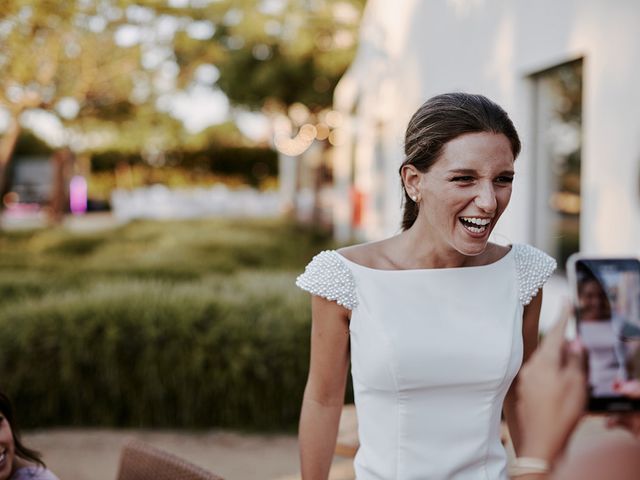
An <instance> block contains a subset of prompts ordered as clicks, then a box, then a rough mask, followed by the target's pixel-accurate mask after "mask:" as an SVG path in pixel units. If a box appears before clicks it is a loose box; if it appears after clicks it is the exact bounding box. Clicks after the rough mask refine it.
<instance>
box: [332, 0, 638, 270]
mask: <svg viewBox="0 0 640 480" xmlns="http://www.w3.org/2000/svg"><path fill="white" fill-rule="evenodd" d="M639 24H640V2H636V1H634V0H614V1H607V0H536V1H529V0H429V1H419V0H395V1H394V2H389V1H388V0H369V1H368V2H367V6H366V9H365V12H364V16H363V21H362V27H361V37H360V47H359V51H358V54H357V56H356V59H355V61H354V63H353V64H352V66H351V68H350V69H349V70H348V72H347V73H346V75H345V76H344V77H343V79H342V80H341V82H340V84H339V85H338V88H337V89H336V93H335V108H336V110H338V111H340V112H341V113H342V115H343V118H344V121H343V123H342V126H341V128H342V129H343V132H342V133H343V135H342V138H343V141H342V142H341V143H340V144H339V145H338V146H336V147H335V148H334V149H333V152H332V155H333V159H332V160H333V161H332V164H333V168H334V181H335V203H334V209H333V216H334V228H335V235H336V238H337V239H338V240H340V241H354V240H355V241H366V240H375V239H378V238H382V237H385V236H388V235H392V234H394V233H397V232H399V225H400V219H401V200H402V192H401V187H400V180H399V175H398V168H399V166H400V164H401V162H402V159H403V134H404V130H405V128H406V125H407V122H408V120H409V118H410V116H411V115H412V114H413V112H414V111H415V110H416V109H417V108H418V107H419V106H420V104H421V103H422V102H423V101H425V100H426V99H428V98H429V97H431V96H433V95H436V94H439V93H444V92H449V91H464V92H469V93H481V94H484V95H486V96H488V97H489V98H491V99H493V100H494V101H496V102H497V103H498V104H500V105H501V106H503V107H504V108H505V110H506V111H507V112H509V114H510V116H511V118H512V119H513V121H514V123H515V125H516V128H517V129H518V131H519V133H520V136H521V139H522V143H523V150H522V153H521V155H520V157H519V158H518V159H517V161H516V180H515V182H514V192H513V197H512V200H511V204H510V206H509V208H508V209H507V211H506V212H505V214H504V216H503V217H502V219H501V221H500V223H499V224H498V226H497V227H496V231H495V236H496V241H503V242H504V243H512V242H526V243H531V244H533V245H535V246H538V247H540V248H542V249H544V250H545V251H547V252H549V253H550V254H552V255H554V256H555V257H556V258H557V259H558V260H559V263H561V264H562V262H563V261H564V259H565V258H566V257H567V256H568V255H569V254H570V253H571V252H573V251H576V250H581V251H583V252H587V253H592V254H599V255H607V254H608V255H621V254H628V255H635V256H640V115H639V114H638V113H639V110H640V89H639V88H638V84H637V78H639V77H640V31H639V30H638V28H637V25H639Z"/></svg>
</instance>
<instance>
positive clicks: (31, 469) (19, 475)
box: [9, 465, 60, 480]
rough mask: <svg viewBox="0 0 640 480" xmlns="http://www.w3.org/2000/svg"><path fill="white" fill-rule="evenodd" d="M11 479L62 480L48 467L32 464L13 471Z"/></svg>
mask: <svg viewBox="0 0 640 480" xmlns="http://www.w3.org/2000/svg"><path fill="white" fill-rule="evenodd" d="M9 480H60V479H59V478H58V477H56V476H55V474H54V473H53V472H52V471H51V470H49V469H48V468H42V467H40V466H35V465H30V466H28V467H22V468H19V469H17V470H16V471H15V472H13V475H12V476H11V478H10V479H9Z"/></svg>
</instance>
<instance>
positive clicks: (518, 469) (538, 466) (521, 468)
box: [508, 457, 549, 477]
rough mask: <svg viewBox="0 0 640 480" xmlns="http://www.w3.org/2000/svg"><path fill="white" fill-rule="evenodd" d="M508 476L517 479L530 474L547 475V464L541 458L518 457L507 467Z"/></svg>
mask: <svg viewBox="0 0 640 480" xmlns="http://www.w3.org/2000/svg"><path fill="white" fill-rule="evenodd" d="M508 470H509V476H511V477H519V476H520V475H527V474H530V473H533V474H535V473H538V474H543V473H549V462H547V461H546V460H542V459H541V458H532V457H518V458H516V459H514V460H513V462H511V464H510V465H509V469H508Z"/></svg>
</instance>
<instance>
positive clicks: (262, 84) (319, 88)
mask: <svg viewBox="0 0 640 480" xmlns="http://www.w3.org/2000/svg"><path fill="white" fill-rule="evenodd" d="M221 3H222V4H223V5H225V8H226V12H225V13H226V15H225V17H223V18H226V21H223V22H222V24H221V25H220V26H219V28H218V29H217V30H216V34H215V36H214V39H215V40H217V41H218V42H220V43H221V44H223V45H226V46H227V48H226V49H225V50H224V51H223V52H222V54H223V55H222V57H221V60H220V61H219V63H218V64H217V65H218V66H219V68H220V78H219V79H218V82H217V83H218V85H219V86H220V88H221V89H222V90H223V91H224V92H225V93H226V94H227V96H228V97H229V98H230V99H231V101H232V102H234V103H236V104H239V105H244V106H246V107H249V108H252V109H257V108H261V107H262V106H263V105H264V104H265V103H266V102H271V104H274V103H275V104H280V105H284V106H289V105H291V104H293V103H295V102H301V103H304V104H305V105H307V106H308V107H309V108H310V109H311V110H312V111H318V110H321V109H322V108H326V107H330V106H331V104H332V101H333V89H334V88H335V85H336V84H337V82H338V80H339V79H340V77H341V76H342V75H343V74H344V72H345V70H346V69H347V67H348V66H349V64H350V63H351V61H352V60H353V56H354V54H355V50H356V45H357V34H358V24H359V17H360V13H361V11H362V8H363V6H364V2H362V1H358V0H323V1H318V2H308V1H305V0H287V1H284V2H282V3H281V4H280V6H279V7H276V8H275V9H266V10H265V9H264V8H255V2H253V1H242V2H238V1H237V0H234V1H230V0H227V1H225V2H221ZM218 8H220V6H219V5H218ZM230 19H231V20H230Z"/></svg>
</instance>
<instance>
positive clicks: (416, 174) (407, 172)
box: [400, 165, 422, 202]
mask: <svg viewBox="0 0 640 480" xmlns="http://www.w3.org/2000/svg"><path fill="white" fill-rule="evenodd" d="M400 175H401V177H402V183H403V184H404V189H405V191H406V192H407V195H409V197H410V198H411V199H412V200H413V201H414V202H415V201H416V200H418V199H419V198H420V180H421V178H422V173H421V172H420V171H419V170H418V169H417V168H416V167H414V166H413V165H403V166H402V169H401V170H400Z"/></svg>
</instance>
